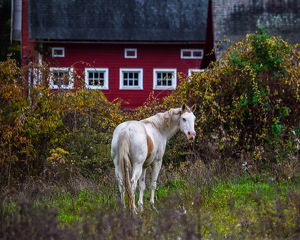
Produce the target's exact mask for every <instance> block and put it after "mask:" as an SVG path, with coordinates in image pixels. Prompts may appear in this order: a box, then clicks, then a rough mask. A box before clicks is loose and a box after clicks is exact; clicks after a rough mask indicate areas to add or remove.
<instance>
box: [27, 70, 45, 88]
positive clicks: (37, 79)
mask: <svg viewBox="0 0 300 240" xmlns="http://www.w3.org/2000/svg"><path fill="white" fill-rule="evenodd" d="M32 70H33V72H34V74H33V76H32ZM41 78H42V71H41V69H40V68H30V69H29V74H28V84H29V88H30V87H31V80H32V85H33V86H35V87H36V86H39V85H40V81H41Z"/></svg>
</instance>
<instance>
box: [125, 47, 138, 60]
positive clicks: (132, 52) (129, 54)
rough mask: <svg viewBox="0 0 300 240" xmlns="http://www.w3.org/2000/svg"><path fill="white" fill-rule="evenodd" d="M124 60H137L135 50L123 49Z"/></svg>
mask: <svg viewBox="0 0 300 240" xmlns="http://www.w3.org/2000/svg"><path fill="white" fill-rule="evenodd" d="M125 58H137V49H136V48H125Z"/></svg>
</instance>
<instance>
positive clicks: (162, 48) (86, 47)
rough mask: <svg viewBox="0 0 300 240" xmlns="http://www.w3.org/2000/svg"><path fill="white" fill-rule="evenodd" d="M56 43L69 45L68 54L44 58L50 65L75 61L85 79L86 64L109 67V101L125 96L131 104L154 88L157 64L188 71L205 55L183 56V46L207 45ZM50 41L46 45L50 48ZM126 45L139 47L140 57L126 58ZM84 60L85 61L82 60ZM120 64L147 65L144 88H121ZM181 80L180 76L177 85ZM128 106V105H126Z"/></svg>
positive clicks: (139, 101) (158, 92)
mask: <svg viewBox="0 0 300 240" xmlns="http://www.w3.org/2000/svg"><path fill="white" fill-rule="evenodd" d="M51 46H52V47H65V57H63V58H52V57H48V58H44V60H46V61H47V62H49V63H50V64H49V66H50V67H57V66H60V67H70V66H71V65H74V68H75V70H76V72H77V74H79V75H81V77H82V78H83V79H84V75H83V71H84V68H85V67H88V66H87V65H86V64H90V65H91V67H95V68H108V69H109V90H102V91H103V93H104V94H105V95H106V97H107V98H108V100H109V101H113V100H114V99H116V98H118V97H119V98H122V99H123V100H125V101H129V102H130V105H129V107H136V106H140V105H142V104H143V103H144V102H145V101H146V99H147V98H148V97H149V94H150V93H151V92H152V91H153V69H154V68H176V69H177V73H180V72H182V74H183V76H187V75H188V69H197V68H199V67H200V64H201V59H181V58H180V49H203V48H204V45H200V44H198V45H197V44H189V45H186V44H182V45H180V44H136V45H135V44H129V45H126V44H115V45H114V44H75V43H73V44H72V43H69V44H57V45H54V44H52V45H51ZM49 47H50V45H44V49H49ZM125 48H136V49H137V58H136V59H129V58H124V49H125ZM82 62H84V64H82ZM120 68H143V75H144V77H143V88H144V90H119V69H120ZM178 84H179V80H177V85H178ZM154 92H155V96H158V97H163V96H166V95H169V94H170V93H171V91H170V90H165V91H162V90H154ZM125 107H128V106H125Z"/></svg>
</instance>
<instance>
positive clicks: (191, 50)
mask: <svg viewBox="0 0 300 240" xmlns="http://www.w3.org/2000/svg"><path fill="white" fill-rule="evenodd" d="M20 1H21V0H13V2H14V5H15V6H17V5H18V2H20ZM21 9H22V11H21V14H22V29H21V45H22V46H21V48H22V53H21V56H22V63H21V64H22V66H24V65H27V64H29V63H30V62H31V61H34V60H36V61H39V62H41V61H46V62H47V63H48V64H49V66H50V69H51V70H53V72H54V73H55V74H53V76H52V77H50V81H49V87H50V88H52V89H57V88H66V89H76V87H78V83H76V81H72V73H68V69H69V68H70V69H71V71H76V73H77V74H78V75H80V76H81V77H82V78H83V79H85V82H86V85H87V86H88V87H89V88H91V89H100V90H102V91H103V93H104V94H105V96H106V97H107V98H108V100H109V101H113V100H114V99H116V98H122V99H124V100H125V101H129V102H130V106H129V107H130V108H133V107H136V106H140V105H142V104H143V103H144V102H145V100H146V99H147V97H148V96H149V94H150V93H151V92H152V91H154V95H155V96H158V97H163V96H165V95H168V94H170V93H171V91H172V90H174V89H175V88H176V86H177V85H178V84H179V79H178V77H177V73H182V75H183V76H187V75H189V74H190V73H191V71H200V65H201V63H202V65H203V66H207V65H208V63H209V61H211V60H214V59H215V56H214V55H210V56H209V57H204V56H205V55H206V54H204V49H205V47H206V49H205V52H207V53H209V52H210V51H211V49H212V47H213V46H214V39H213V27H212V26H213V25H212V11H211V9H212V8H211V2H210V3H209V1H208V0H176V1H169V0H147V1H145V0H110V1H107V0H98V1H96V0H64V1H58V0H22V7H21ZM12 12H14V9H13V11H12ZM17 13H18V12H16V13H15V14H17ZM13 31H14V29H13ZM206 58H207V59H206ZM64 74H70V79H71V81H67V82H61V81H60V80H59V79H60V77H61V76H62V75H64ZM127 107H128V106H127Z"/></svg>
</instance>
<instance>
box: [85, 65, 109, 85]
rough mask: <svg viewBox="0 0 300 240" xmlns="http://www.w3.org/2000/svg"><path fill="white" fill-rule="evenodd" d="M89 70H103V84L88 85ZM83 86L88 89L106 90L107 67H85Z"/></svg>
mask: <svg viewBox="0 0 300 240" xmlns="http://www.w3.org/2000/svg"><path fill="white" fill-rule="evenodd" d="M89 72H104V85H103V86H100V85H99V86H90V85H89ZM84 76H85V86H86V87H87V88H89V89H98V90H108V89H109V86H108V79H109V78H108V68H85V69H84Z"/></svg>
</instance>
